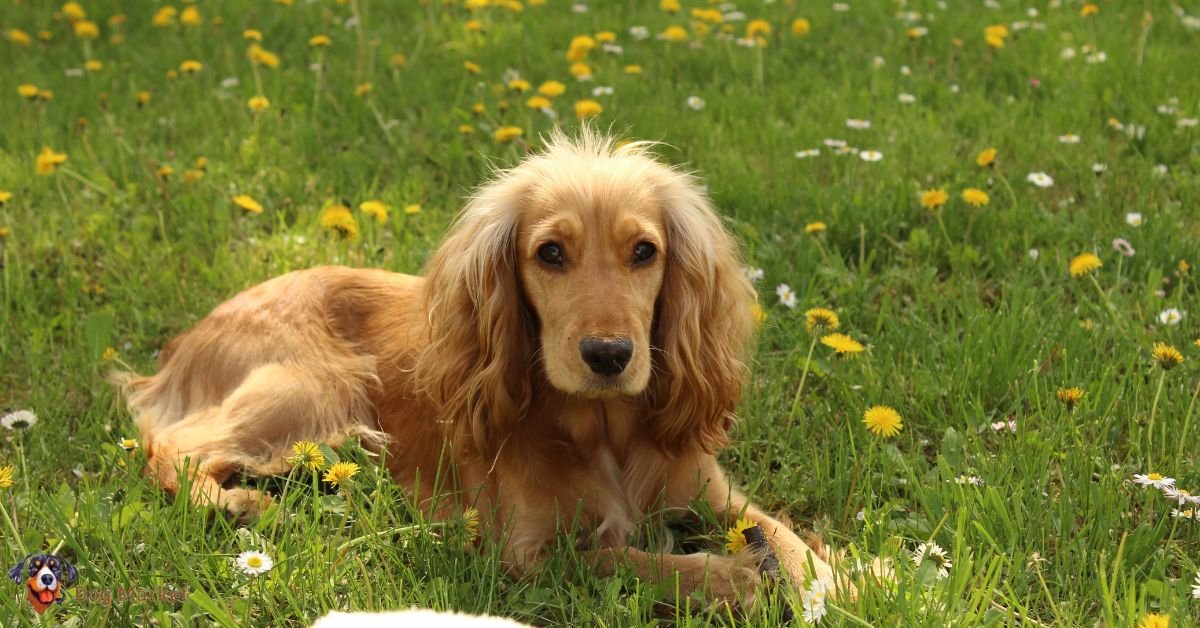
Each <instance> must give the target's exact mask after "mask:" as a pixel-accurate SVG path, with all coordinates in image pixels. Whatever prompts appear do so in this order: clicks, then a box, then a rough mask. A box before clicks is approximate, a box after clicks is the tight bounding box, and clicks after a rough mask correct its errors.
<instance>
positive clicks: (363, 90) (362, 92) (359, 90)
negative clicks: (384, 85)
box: [354, 83, 375, 98]
mask: <svg viewBox="0 0 1200 628" xmlns="http://www.w3.org/2000/svg"><path fill="white" fill-rule="evenodd" d="M372 91H375V86H374V85H372V84H371V83H359V84H358V85H357V86H355V88H354V95H355V96H358V97H360V98H361V97H363V96H366V95H367V94H370V93H371V92H372Z"/></svg>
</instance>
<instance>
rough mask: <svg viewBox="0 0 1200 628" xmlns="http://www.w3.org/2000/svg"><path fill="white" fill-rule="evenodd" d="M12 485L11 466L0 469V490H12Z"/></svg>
mask: <svg viewBox="0 0 1200 628" xmlns="http://www.w3.org/2000/svg"><path fill="white" fill-rule="evenodd" d="M12 485H13V466H12V465H11V464H9V465H4V466H3V467H0V488H12Z"/></svg>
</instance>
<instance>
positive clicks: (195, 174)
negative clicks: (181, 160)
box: [183, 168, 204, 183]
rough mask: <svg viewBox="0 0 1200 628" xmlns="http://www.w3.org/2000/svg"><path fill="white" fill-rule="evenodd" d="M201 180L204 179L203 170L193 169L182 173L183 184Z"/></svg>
mask: <svg viewBox="0 0 1200 628" xmlns="http://www.w3.org/2000/svg"><path fill="white" fill-rule="evenodd" d="M203 178H204V171H203V170H196V169H195V168H188V169H187V170H184V171H183V182H184V183H195V182H197V181H199V180H200V179H203Z"/></svg>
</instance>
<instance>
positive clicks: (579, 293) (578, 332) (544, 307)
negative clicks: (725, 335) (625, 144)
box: [516, 171, 668, 398]
mask: <svg viewBox="0 0 1200 628" xmlns="http://www.w3.org/2000/svg"><path fill="white" fill-rule="evenodd" d="M588 180H589V182H590V183H591V184H592V185H590V186H587V187H577V186H553V185H547V186H545V187H539V188H535V190H534V191H533V193H531V194H529V195H528V196H527V199H528V200H527V203H528V205H527V207H526V208H525V211H524V212H523V217H522V220H521V223H520V225H519V227H518V230H517V242H516V256H517V268H518V273H519V276H520V280H521V287H522V290H523V292H524V296H525V298H526V300H527V302H528V304H529V307H530V308H532V310H533V311H534V313H535V315H536V317H537V320H538V322H539V335H540V338H539V340H540V344H541V350H542V364H543V365H544V368H545V372H546V375H547V378H548V379H549V380H550V383H551V385H553V386H554V387H555V388H557V389H559V390H560V391H562V392H565V393H568V394H572V395H581V396H584V397H589V398H604V397H613V396H618V395H635V394H639V393H641V392H642V391H643V390H644V389H645V388H646V385H647V383H648V382H649V380H650V373H651V356H650V352H651V327H652V325H653V322H654V310H655V302H656V300H657V299H658V295H659V291H660V290H661V288H662V285H663V274H664V267H665V264H666V263H667V262H666V260H667V255H666V247H667V246H668V243H667V241H666V233H667V230H666V227H665V225H664V224H663V215H662V211H661V210H660V208H659V207H658V206H657V204H656V202H655V200H654V198H653V196H652V195H650V194H649V193H648V190H647V189H645V188H638V187H637V186H636V185H634V184H633V183H635V182H634V181H632V180H630V179H629V178H627V177H626V178H622V177H615V176H606V173H605V172H603V171H601V172H597V173H595V174H591V175H589V176H588Z"/></svg>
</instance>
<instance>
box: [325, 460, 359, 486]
mask: <svg viewBox="0 0 1200 628" xmlns="http://www.w3.org/2000/svg"><path fill="white" fill-rule="evenodd" d="M358 469H359V467H358V465H357V464H355V463H353V462H336V463H334V464H333V466H331V467H329V470H327V471H326V472H325V477H324V478H323V479H324V480H325V482H326V483H327V484H332V485H334V486H336V487H338V488H341V487H342V484H349V483H350V480H351V478H353V477H354V476H355V475H357V474H358Z"/></svg>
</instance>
